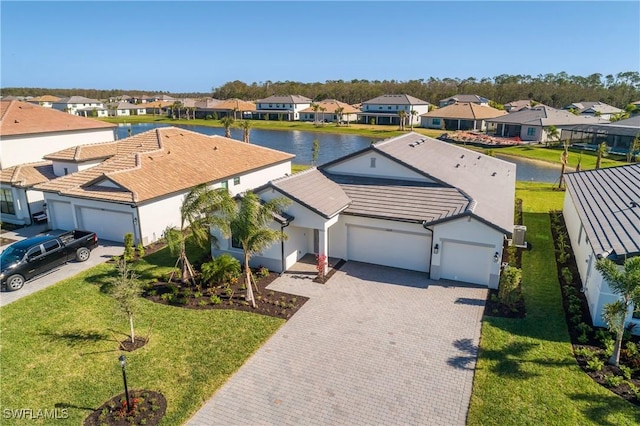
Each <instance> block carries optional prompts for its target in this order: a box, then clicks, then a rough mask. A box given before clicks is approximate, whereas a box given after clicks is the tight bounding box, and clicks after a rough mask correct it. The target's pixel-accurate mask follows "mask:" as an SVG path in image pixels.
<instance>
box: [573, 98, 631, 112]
mask: <svg viewBox="0 0 640 426" xmlns="http://www.w3.org/2000/svg"><path fill="white" fill-rule="evenodd" d="M562 109H564V110H569V109H577V110H578V112H580V113H583V112H585V111H594V112H595V111H597V112H601V113H603V114H617V113H619V112H622V110H621V109H620V108H616V107H614V106H612V105H609V104H605V103H603V102H599V101H596V102H593V101H591V102H574V103H572V104H571V105H567V106H566V107H564V108H562Z"/></svg>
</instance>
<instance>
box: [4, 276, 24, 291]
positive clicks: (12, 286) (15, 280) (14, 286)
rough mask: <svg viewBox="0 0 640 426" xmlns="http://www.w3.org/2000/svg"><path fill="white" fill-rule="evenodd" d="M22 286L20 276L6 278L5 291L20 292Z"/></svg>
mask: <svg viewBox="0 0 640 426" xmlns="http://www.w3.org/2000/svg"><path fill="white" fill-rule="evenodd" d="M23 285H24V277H23V276H22V275H18V274H16V275H11V276H10V277H9V278H7V290H9V291H16V290H20V289H21V288H22V286H23Z"/></svg>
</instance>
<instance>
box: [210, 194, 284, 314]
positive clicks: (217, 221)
mask: <svg viewBox="0 0 640 426" xmlns="http://www.w3.org/2000/svg"><path fill="white" fill-rule="evenodd" d="M288 204H289V200H288V199H286V198H274V199H273V200H270V201H267V202H264V203H263V202H261V201H260V199H259V198H258V196H257V195H256V194H254V193H253V192H251V191H249V192H247V193H246V194H244V196H243V197H242V198H241V199H240V201H239V202H238V203H236V204H235V206H234V207H235V208H234V209H233V210H232V211H230V212H227V213H226V214H225V215H220V216H216V217H214V219H213V220H214V222H213V226H215V227H217V228H218V229H220V231H221V232H222V234H223V235H224V236H225V237H226V238H234V239H235V240H236V241H238V242H239V243H240V245H241V246H242V249H243V251H244V253H243V255H244V272H245V276H246V285H247V295H246V299H247V301H248V302H251V305H252V306H253V307H254V308H255V307H256V302H255V299H254V297H253V287H252V280H253V277H252V274H251V268H250V267H249V260H250V259H251V257H252V256H253V255H255V254H256V253H259V252H261V251H263V250H265V249H266V248H268V247H269V246H271V244H273V243H274V242H276V241H278V240H281V239H286V234H285V233H284V232H282V231H279V230H275V229H271V228H270V227H269V224H270V222H271V221H272V220H273V215H274V214H279V213H281V212H282V209H283V208H284V207H286V206H287V205H288Z"/></svg>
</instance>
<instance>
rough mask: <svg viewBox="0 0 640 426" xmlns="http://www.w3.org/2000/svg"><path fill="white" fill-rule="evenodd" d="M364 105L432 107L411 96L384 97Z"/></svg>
mask: <svg viewBox="0 0 640 426" xmlns="http://www.w3.org/2000/svg"><path fill="white" fill-rule="evenodd" d="M362 104H363V105H367V104H368V105H430V104H429V102H427V101H423V100H422V99H418V98H414V97H413V96H409V95H382V96H378V97H377V98H373V99H369V100H368V101H365V102H363V103H362Z"/></svg>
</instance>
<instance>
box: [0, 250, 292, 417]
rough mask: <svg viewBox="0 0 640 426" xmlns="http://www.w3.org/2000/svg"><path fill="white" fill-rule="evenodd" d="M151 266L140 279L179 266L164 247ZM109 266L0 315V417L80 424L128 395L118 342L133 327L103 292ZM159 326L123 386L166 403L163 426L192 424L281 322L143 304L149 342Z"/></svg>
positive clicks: (141, 269) (142, 323)
mask: <svg viewBox="0 0 640 426" xmlns="http://www.w3.org/2000/svg"><path fill="white" fill-rule="evenodd" d="M192 252H195V250H194V249H193V248H192ZM146 260H147V261H146V262H142V263H141V264H139V265H137V267H136V270H137V271H138V273H139V274H141V277H142V279H143V280H144V281H147V280H148V281H151V280H152V277H153V276H157V275H158V274H162V273H165V272H166V271H168V270H169V266H173V262H175V259H174V258H172V257H171V256H169V255H168V253H167V250H166V249H165V250H164V251H161V252H158V253H156V254H153V255H151V256H149V257H148V258H147V259H146ZM113 268H114V266H113V264H103V265H99V266H97V267H95V268H92V269H90V270H89V271H87V272H84V273H82V274H80V275H77V276H75V277H73V278H71V279H68V280H66V281H63V282H61V283H59V284H56V285H55V286H52V287H50V288H48V289H46V290H43V291H40V292H38V293H36V294H34V295H32V296H28V297H25V298H24V299H21V300H18V301H16V302H14V303H12V304H10V305H8V306H6V307H3V308H2V309H0V329H1V332H2V347H1V349H0V357H1V361H2V378H1V384H2V394H1V395H2V396H1V397H0V398H1V400H0V411H2V412H3V413H4V409H19V408H32V409H47V410H52V409H54V408H56V407H58V408H67V410H68V413H69V416H70V418H69V420H66V421H65V422H64V424H81V423H82V420H83V419H84V418H85V417H86V416H87V415H89V414H90V413H91V411H92V410H93V409H95V408H97V407H98V406H100V405H101V404H102V403H103V402H105V401H107V400H108V399H109V398H111V397H112V396H114V395H117V394H118V393H121V392H123V385H122V373H121V370H120V365H119V364H118V356H119V355H120V354H121V352H120V351H118V350H117V343H115V342H114V339H113V337H112V336H113V335H115V336H117V338H118V339H122V338H124V337H125V334H126V333H128V323H127V321H126V319H125V318H124V317H123V316H121V314H119V311H118V310H117V308H116V306H115V304H114V302H113V300H112V299H111V297H109V296H107V295H105V294H103V293H102V292H101V291H100V288H101V286H102V285H103V284H104V283H105V282H107V281H108V277H109V276H111V274H112V273H113ZM154 320H155V325H154V327H153V331H152V335H151V340H150V342H149V343H148V344H147V345H146V346H145V347H143V348H142V349H138V350H137V351H135V352H132V353H125V354H126V356H127V359H128V367H127V379H128V384H129V387H130V388H131V389H142V388H145V389H152V390H157V391H160V392H162V393H163V394H164V395H165V397H166V398H167V402H168V408H167V412H166V415H165V418H164V420H163V424H167V425H177V424H182V423H183V422H184V421H186V420H187V419H188V418H189V417H191V415H192V414H193V413H195V411H196V410H197V409H198V408H199V407H200V406H201V405H202V404H203V403H204V402H205V401H206V400H207V399H208V398H210V397H211V395H212V394H213V393H214V392H215V390H216V389H218V388H219V387H220V386H221V385H222V384H223V383H224V382H225V381H226V380H227V379H228V378H229V376H230V375H231V374H232V373H233V372H235V371H236V370H237V369H238V368H239V367H240V366H242V364H243V363H244V362H245V361H246V359H247V358H248V357H249V356H250V355H251V354H252V353H253V352H254V351H255V350H256V349H257V348H258V347H260V346H261V345H262V343H263V342H264V341H265V340H266V339H267V338H268V337H269V336H271V335H272V334H273V333H274V332H275V331H276V330H277V329H278V328H279V327H280V326H281V325H282V324H283V322H284V321H283V320H281V319H277V318H272V317H267V316H260V315H255V314H251V313H245V312H239V311H232V310H228V311H226V310H210V311H200V310H190V309H183V308H177V307H171V306H166V305H161V304H155V303H152V302H148V301H146V300H144V301H143V303H142V309H141V312H140V313H139V314H138V316H137V319H136V322H135V326H136V331H137V333H139V334H140V335H146V334H147V331H148V329H149V327H150V325H151V323H152V321H154ZM45 423H47V422H45V421H44V420H43V421H40V422H36V421H29V420H25V421H23V422H15V423H12V424H45ZM2 424H5V423H4V421H3V422H2ZM61 424H62V423H61Z"/></svg>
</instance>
